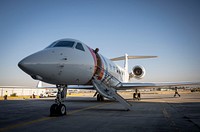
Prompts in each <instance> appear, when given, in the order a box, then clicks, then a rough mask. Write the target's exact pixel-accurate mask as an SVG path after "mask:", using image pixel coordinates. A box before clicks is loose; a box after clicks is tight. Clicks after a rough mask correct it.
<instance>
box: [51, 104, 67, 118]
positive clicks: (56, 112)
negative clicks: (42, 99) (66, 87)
mask: <svg viewBox="0 0 200 132" xmlns="http://www.w3.org/2000/svg"><path fill="white" fill-rule="evenodd" d="M63 115H66V106H65V105H64V104H59V105H58V104H53V105H52V106H51V108H50V116H63Z"/></svg>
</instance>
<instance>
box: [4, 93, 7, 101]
mask: <svg viewBox="0 0 200 132" xmlns="http://www.w3.org/2000/svg"><path fill="white" fill-rule="evenodd" d="M7 98H8V92H7V91H6V93H5V95H4V100H7Z"/></svg>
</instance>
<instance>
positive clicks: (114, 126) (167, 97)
mask: <svg viewBox="0 0 200 132" xmlns="http://www.w3.org/2000/svg"><path fill="white" fill-rule="evenodd" d="M121 95H122V96H123V97H124V98H125V99H127V100H128V101H129V102H130V103H131V104H132V105H133V106H132V107H133V110H132V111H125V110H124V107H123V106H122V105H121V104H120V103H118V102H115V101H109V100H105V101H104V102H97V101H96V98H93V94H83V96H76V97H67V99H66V101H65V102H64V104H65V105H66V107H67V115H66V116H60V117H50V116H49V108H50V106H51V105H52V104H53V103H54V99H53V98H48V99H47V98H45V99H25V100H6V101H4V100H1V101H0V132H7V131H10V132H14V131H15V132H21V131H23V132H39V131H40V132H41V131H46V132H54V131H57V132H59V131H62V132H63V131H68V132H82V131H83V132H133V131H134V132H137V131H138V132H140V131H148V132H151V131H152V132H168V131H183V132H186V131H192V132H195V131H196V132H199V131H200V93H187V94H186V93H183V94H181V97H175V98H174V97H173V93H167V94H151V93H149V94H142V99H141V100H140V101H138V100H133V99H132V94H131V93H122V94H121Z"/></svg>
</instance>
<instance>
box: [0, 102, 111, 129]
mask: <svg viewBox="0 0 200 132" xmlns="http://www.w3.org/2000/svg"><path fill="white" fill-rule="evenodd" d="M107 104H110V103H104V104H99V105H95V106H90V107H86V108H82V109H79V110H73V111H71V112H68V114H67V115H73V114H76V113H79V112H82V111H85V110H89V109H94V108H97V107H100V106H104V105H107ZM53 119H56V117H42V118H39V119H36V120H32V121H28V122H22V123H18V124H14V125H10V126H7V127H4V128H0V132H5V131H8V130H11V129H14V128H19V127H24V126H27V125H31V124H34V123H39V122H42V121H47V120H53Z"/></svg>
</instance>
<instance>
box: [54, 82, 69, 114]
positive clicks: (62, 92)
mask: <svg viewBox="0 0 200 132" xmlns="http://www.w3.org/2000/svg"><path fill="white" fill-rule="evenodd" d="M57 88H58V92H57V96H56V99H55V104H53V105H51V107H50V116H63V115H66V106H65V105H64V104H62V102H63V99H65V97H66V91H67V86H66V85H57Z"/></svg>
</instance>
